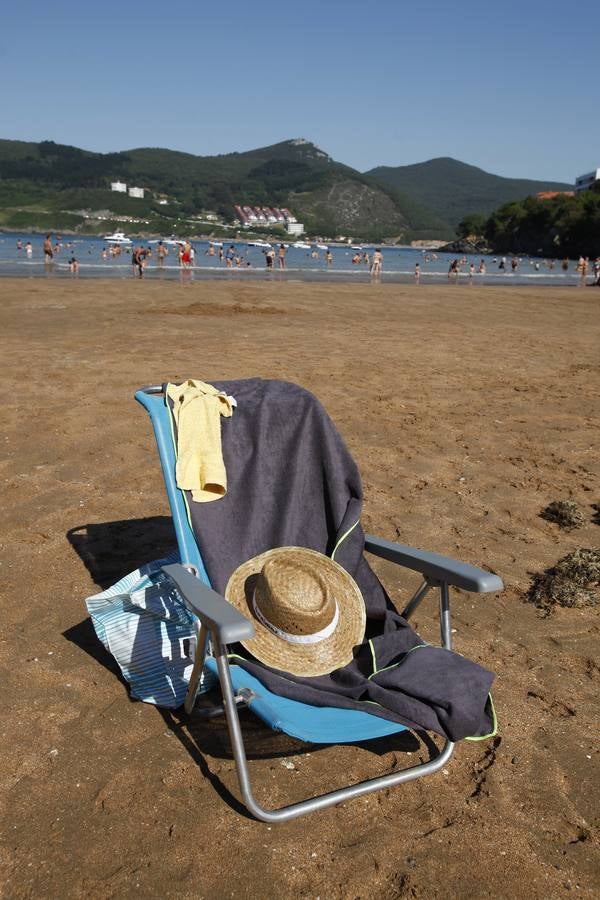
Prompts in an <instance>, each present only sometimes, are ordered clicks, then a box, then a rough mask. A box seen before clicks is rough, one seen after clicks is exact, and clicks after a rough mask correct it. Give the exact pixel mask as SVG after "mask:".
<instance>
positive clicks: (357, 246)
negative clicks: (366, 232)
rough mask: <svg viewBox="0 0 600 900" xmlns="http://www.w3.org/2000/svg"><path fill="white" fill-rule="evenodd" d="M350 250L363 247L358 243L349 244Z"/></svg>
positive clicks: (362, 248)
mask: <svg viewBox="0 0 600 900" xmlns="http://www.w3.org/2000/svg"><path fill="white" fill-rule="evenodd" d="M350 249H351V250H364V247H361V246H360V244H352V245H351V246H350Z"/></svg>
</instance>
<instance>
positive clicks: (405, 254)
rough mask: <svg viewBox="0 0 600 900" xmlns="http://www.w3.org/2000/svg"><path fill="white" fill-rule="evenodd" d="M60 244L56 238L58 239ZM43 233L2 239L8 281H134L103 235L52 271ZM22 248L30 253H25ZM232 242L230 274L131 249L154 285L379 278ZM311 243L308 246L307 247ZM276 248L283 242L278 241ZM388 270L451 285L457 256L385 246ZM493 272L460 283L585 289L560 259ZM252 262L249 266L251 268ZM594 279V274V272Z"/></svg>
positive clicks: (340, 249)
mask: <svg viewBox="0 0 600 900" xmlns="http://www.w3.org/2000/svg"><path fill="white" fill-rule="evenodd" d="M53 239H54V241H55V242H56V240H57V239H56V236H53ZM43 240H44V237H43V235H32V234H18V233H12V232H4V233H0V277H1V276H3V275H4V276H7V275H11V276H22V277H26V278H71V279H72V278H128V279H131V278H132V277H137V274H136V275H135V276H134V273H133V267H132V265H131V254H130V253H129V252H127V249H126V248H125V247H123V250H122V253H121V255H120V256H118V257H115V258H112V257H110V255H109V256H108V258H107V259H103V257H102V253H103V250H104V249H105V248H107V247H108V243H107V242H106V241H104V240H102V239H101V238H97V237H71V236H65V237H64V238H62V241H61V243H62V246H61V247H60V249H59V251H58V252H57V253H56V254H55V257H54V260H53V262H52V264H51V265H49V266H47V265H45V264H44V254H43V250H42V246H43ZM19 241H20V242H21V245H22V248H21V249H18V243H19ZM27 241H30V242H31V245H32V253H31V257H28V256H27V254H26V252H25V244H26V242H27ZM231 243H234V244H235V247H236V248H237V250H238V252H239V255H240V256H241V257H242V264H241V266H240V267H235V266H234V267H233V268H231V269H230V268H227V267H226V265H225V263H224V262H221V261H219V258H218V248H217V251H216V252H215V256H208V255H207V254H206V251H207V250H208V247H209V243H208V241H193V242H192V244H193V246H194V248H195V251H196V258H195V264H194V266H193V267H192V268H190V269H182V268H181V266H180V265H179V261H178V258H177V247H175V246H169V247H168V250H169V255H168V256H167V258H166V259H165V261H164V264H163V265H162V266H159V265H158V264H157V259H156V242H155V241H154V242H149V241H134V243H133V244H132V245H131V246H132V247H133V246H138V245H143V246H150V247H151V248H152V251H153V254H152V257H151V258H150V259H149V260H148V262H147V264H146V266H145V268H144V278H150V279H167V280H168V279H174V280H185V281H190V280H193V279H200V278H227V279H236V280H239V279H248V278H250V279H256V278H258V279H264V278H268V279H284V280H289V281H293V280H300V281H310V280H318V281H334V282H336V281H344V282H368V281H370V280H371V275H370V272H369V267H368V265H366V264H365V263H363V262H361V263H359V264H353V263H352V257H353V255H354V253H355V252H356V251H355V250H353V249H352V248H351V247H346V246H334V245H330V251H331V254H332V257H333V261H332V264H331V265H327V263H326V260H325V250H323V249H320V250H319V251H318V252H319V258H318V259H313V258H312V257H311V253H310V250H307V249H300V248H297V247H294V246H293V245H291V244H290V247H289V249H288V252H287V256H286V268H285V271H283V272H282V271H280V270H279V268H278V261H277V259H275V261H274V268H273V270H272V271H269V270H267V269H266V264H265V257H264V253H263V250H262V248H260V247H251V246H249V245H248V243H247V242H246V241H241V240H240V241H233V242H232V241H227V240H224V241H223V246H224V248H225V249H227V248H228V247H229V245H230V244H231ZM307 243H308V242H307ZM273 246H274V248H275V250H277V246H278V245H277V243H276V242H273ZM360 246H361V248H362V250H361V251H358V252H366V253H368V254H369V256H370V257H372V255H373V250H374V245H372V244H370V245H367V244H362V245H360ZM382 253H383V269H382V274H381V281H382V282H391V283H394V282H395V283H413V282H414V272H415V265H416V263H417V262H418V263H419V265H420V267H421V275H420V280H421V282H422V283H423V284H435V283H443V282H444V281H447V280H448V267H449V265H450V262H451V260H452V259H454V258H455V256H456V254H448V253H434V252H432V251H421V250H417V249H413V248H406V247H385V246H384V247H382ZM71 257H75V259H76V260H77V262H78V264H79V271H78V273H77V274H76V275H75V274H73V273H72V272H70V271H69V259H70V258H71ZM483 258H484V259H485V263H486V266H487V272H486V274H485V275H480V274H479V273H478V272H477V269H478V268H479V263H480V260H481V259H482V257H481V256H467V258H466V263H464V264H463V266H462V270H461V272H460V274H459V276H458V280H459V281H460V282H468V281H469V279H470V276H469V265H470V263H471V262H473V263H474V264H475V269H476V272H475V274H474V275H473V277H472V281H473V283H476V284H486V285H493V284H502V285H507V284H515V285H516V284H520V285H524V284H534V285H536V284H537V285H540V284H544V285H574V284H577V283H579V281H580V276H579V274H578V273H577V272H576V271H575V266H576V263H575V262H574V261H573V260H571V261H570V262H569V270H568V272H566V273H565V272H564V271H563V270H562V268H561V265H560V260H556V261H555V265H554V267H553V268H551V267H550V265H549V261H548V260H542V259H529V258H526V257H524V258H521V259H520V262H519V265H518V267H517V269H516V270H515V271H514V272H513V271H512V270H511V267H510V257H507V263H506V265H507V268H506V270H505V271H502V270H501V269H500V268H499V263H500V257H493V256H486V257H483ZM248 263H249V265H248ZM590 277H591V272H590Z"/></svg>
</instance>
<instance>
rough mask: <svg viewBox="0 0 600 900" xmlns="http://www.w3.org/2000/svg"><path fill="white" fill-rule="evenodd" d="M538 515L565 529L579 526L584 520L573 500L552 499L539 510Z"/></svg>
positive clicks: (568, 529) (569, 529)
mask: <svg viewBox="0 0 600 900" xmlns="http://www.w3.org/2000/svg"><path fill="white" fill-rule="evenodd" d="M540 516H541V518H542V519H547V520H548V522H556V524H557V525H558V526H559V528H564V530H565V531H571V530H572V529H573V528H579V527H580V526H581V525H583V523H584V521H585V519H584V516H583V513H582V512H581V510H580V509H579V507H578V506H577V504H576V503H575V501H574V500H553V501H552V503H549V504H548V506H547V507H546V508H545V509H543V510H542V511H541V513H540Z"/></svg>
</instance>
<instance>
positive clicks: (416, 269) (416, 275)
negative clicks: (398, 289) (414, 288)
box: [415, 263, 421, 284]
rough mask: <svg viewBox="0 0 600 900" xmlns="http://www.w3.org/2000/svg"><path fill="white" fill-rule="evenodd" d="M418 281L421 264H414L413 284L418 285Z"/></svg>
mask: <svg viewBox="0 0 600 900" xmlns="http://www.w3.org/2000/svg"><path fill="white" fill-rule="evenodd" d="M420 279H421V264H420V263H415V282H416V284H418V283H419V281H420Z"/></svg>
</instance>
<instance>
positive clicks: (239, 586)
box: [225, 547, 366, 678]
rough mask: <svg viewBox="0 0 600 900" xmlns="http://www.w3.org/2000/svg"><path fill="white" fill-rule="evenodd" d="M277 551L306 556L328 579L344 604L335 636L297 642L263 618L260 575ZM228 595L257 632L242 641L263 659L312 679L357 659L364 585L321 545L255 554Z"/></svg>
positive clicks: (285, 556) (284, 555) (231, 581)
mask: <svg viewBox="0 0 600 900" xmlns="http://www.w3.org/2000/svg"><path fill="white" fill-rule="evenodd" d="M277 556H280V557H281V558H282V559H290V557H292V556H293V557H296V558H297V557H301V558H302V559H303V560H304V561H305V563H308V565H310V566H312V567H313V568H314V569H318V571H319V573H320V574H321V575H322V576H323V577H325V578H326V579H327V580H328V584H329V587H330V590H331V591H332V594H333V597H334V598H335V600H336V601H337V604H338V608H339V620H338V624H337V626H336V629H335V631H334V632H333V634H332V635H330V636H329V637H327V638H325V639H324V640H322V641H319V642H318V643H315V644H292V643H289V642H287V641H285V640H284V639H283V638H281V637H278V636H277V635H275V634H273V633H272V632H271V631H269V629H268V628H267V627H266V626H265V625H263V624H262V622H260V621H259V620H258V618H257V617H256V614H255V612H254V608H253V605H252V596H253V593H254V586H255V583H256V576H257V575H258V574H259V572H261V571H262V568H263V566H264V565H265V563H266V562H267V561H268V560H270V559H273V558H274V557H277ZM225 597H226V599H227V600H228V601H229V602H230V603H231V604H232V606H235V607H236V609H238V610H239V611H240V612H241V613H243V615H245V616H246V617H247V618H249V619H251V620H252V622H253V624H254V628H255V632H256V634H255V637H253V638H251V639H250V640H246V641H242V642H241V643H242V646H243V647H245V648H246V650H248V651H249V652H250V653H251V654H252V656H254V657H255V658H256V659H257V660H259V662H261V663H264V664H265V665H266V666H270V667H271V668H273V669H280V670H281V671H283V672H289V673H290V674H292V675H299V676H301V677H304V678H311V677H316V676H317V675H327V674H329V673H330V672H334V671H335V670H336V669H341V668H342V667H343V666H345V665H347V664H348V663H349V662H351V661H352V656H353V654H352V650H353V648H354V647H355V646H356V645H357V644H361V643H362V642H363V640H364V634H365V625H366V612H365V604H364V600H363V597H362V594H361V592H360V589H359V587H358V585H357V584H356V582H355V581H354V579H353V578H352V576H351V575H350V574H349V573H348V572H346V570H345V569H343V568H342V566H340V565H339V563H336V562H335V560H333V559H330V557H328V556H324V555H323V554H322V553H318V552H317V551H316V550H309V549H307V548H306V547H278V548H276V549H274V550H267V551H266V552H265V553H260V554H259V555H258V556H254V557H253V558H252V559H249V560H247V561H246V562H244V563H242V565H241V566H238V568H237V569H236V570H235V572H234V573H233V574H232V576H231V578H230V579H229V581H228V582H227V587H226V588H225Z"/></svg>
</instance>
